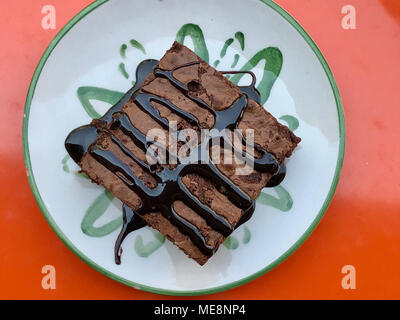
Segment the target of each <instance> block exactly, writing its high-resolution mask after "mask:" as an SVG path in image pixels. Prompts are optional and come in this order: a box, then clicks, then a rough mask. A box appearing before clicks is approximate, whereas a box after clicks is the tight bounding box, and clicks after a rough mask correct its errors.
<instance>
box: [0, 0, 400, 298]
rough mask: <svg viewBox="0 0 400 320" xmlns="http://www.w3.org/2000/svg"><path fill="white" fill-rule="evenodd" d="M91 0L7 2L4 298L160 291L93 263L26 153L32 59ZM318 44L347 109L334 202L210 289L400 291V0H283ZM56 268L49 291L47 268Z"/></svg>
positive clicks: (1, 236)
mask: <svg viewBox="0 0 400 320" xmlns="http://www.w3.org/2000/svg"><path fill="white" fill-rule="evenodd" d="M90 2H91V1H90V0H69V1H63V0H34V1H32V0H19V1H11V0H8V1H1V2H0V12H1V14H0V15H1V19H0V43H1V49H0V77H1V80H0V83H1V95H0V106H1V111H2V112H1V114H2V115H1V120H0V123H1V125H0V136H1V140H0V179H1V184H0V227H1V232H0V243H1V246H0V298H12V299H14V298H34V299H70V298H89V299H98V298H103V299H108V298H112V299H114V298H117V299H125V298H127V299H160V298H165V297H164V296H160V295H156V294H151V293H146V292H140V291H137V290H135V289H132V288H130V287H127V286H124V285H122V284H119V283H117V282H115V281H113V280H111V279H109V278H107V277H106V276H104V275H102V274H100V273H99V272H97V271H95V270H94V269H92V268H90V267H89V266H88V265H86V264H85V263H84V262H83V261H81V260H80V259H79V258H78V257H77V256H75V255H74V254H73V253H72V252H71V251H70V250H69V249H68V248H67V247H66V246H65V245H64V244H63V243H62V242H61V240H59V239H58V237H57V236H56V235H55V233H54V232H53V231H52V230H51V228H50V226H49V225H48V224H47V222H46V221H45V219H44V217H43V216H42V214H41V212H40V210H39V208H38V206H37V204H36V202H35V200H34V198H33V195H32V193H31V190H30V188H29V185H28V181H27V178H26V174H25V167H24V162H23V157H22V116H23V109H24V103H25V96H26V93H27V90H28V87H29V83H30V79H31V77H32V74H33V71H34V68H35V66H36V64H37V63H38V61H39V59H40V57H41V55H42V53H43V52H44V50H45V48H46V47H47V45H48V44H49V42H50V41H51V39H52V38H53V37H54V36H55V34H56V32H58V31H59V30H60V28H61V27H62V26H63V25H64V24H66V23H67V21H68V20H70V19H71V18H72V17H73V16H74V15H75V14H76V13H78V12H79V11H80V10H81V9H82V8H84V7H85V6H86V5H88V4H89V3H90ZM276 2H277V3H279V4H280V5H281V6H282V7H283V8H285V9H286V10H288V11H289V12H290V13H291V14H292V15H293V16H294V17H295V19H297V20H298V21H299V22H300V24H302V25H303V27H304V28H305V29H306V30H307V31H308V33H309V34H310V35H311V37H312V38H313V39H314V40H315V41H316V43H317V44H318V46H319V47H320V48H321V50H322V52H323V53H324V55H325V57H326V58H327V60H328V63H329V64H330V66H331V68H332V70H333V73H334V74H335V77H336V80H337V82H338V86H339V89H340V92H341V95H342V98H343V105H344V110H345V115H346V129H347V141H346V156H345V161H344V167H343V171H342V177H341V180H340V182H339V186H338V189H337V192H336V194H335V196H334V199H333V201H332V204H331V206H330V208H329V209H328V211H327V213H326V214H325V217H324V218H323V219H322V222H321V223H320V225H319V226H318V227H317V229H316V230H315V231H314V233H313V234H312V235H311V237H310V238H309V239H308V240H307V241H306V242H305V244H304V245H303V246H302V247H300V249H299V250H298V251H296V252H295V253H294V254H293V255H292V256H291V257H290V258H289V259H288V260H286V261H285V262H284V263H282V264H281V265H280V266H279V267H277V268H276V269H274V270H272V271H271V272H269V273H268V274H266V275H264V276H262V277H260V278H258V279H256V280H254V281H252V282H250V283H248V284H245V285H243V286H241V287H239V288H236V289H232V290H230V291H227V292H223V293H218V294H214V295H210V296H203V297H202V298H209V299H235V298H243V299H272V298H278V299H285V298H287V299H292V298H300V299H308V298H317V299H322V298H327V299H331V298H344V299H354V298H359V299H360V298H361V299H363V298H387V299H391V298H397V299H399V298H400V198H399V195H400V169H399V168H400V144H399V140H400V139H399V138H400V126H399V121H400V105H399V102H400V88H399V86H400V84H399V79H400V1H398V0H325V1H321V0H277V1H276ZM46 4H52V5H54V6H55V7H56V9H57V30H50V31H46V30H43V29H42V28H41V19H42V14H41V8H42V7H43V6H44V5H46ZM347 4H352V5H354V6H355V8H356V10H357V29H356V30H344V29H343V28H342V27H341V19H342V17H343V15H342V14H341V9H342V7H343V6H344V5H347ZM46 264H51V265H54V266H55V267H56V270H57V289H56V290H43V289H42V286H41V279H42V276H43V275H42V274H41V269H42V266H43V265H46ZM347 264H351V265H354V267H355V268H356V271H357V278H356V279H357V289H356V290H344V289H342V286H341V279H342V277H343V275H342V274H341V268H342V266H344V265H347Z"/></svg>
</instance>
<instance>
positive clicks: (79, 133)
mask: <svg viewBox="0 0 400 320" xmlns="http://www.w3.org/2000/svg"><path fill="white" fill-rule="evenodd" d="M157 63H158V61H157V60H145V61H143V62H142V63H141V64H140V65H139V66H138V68H137V71H136V79H137V82H136V84H135V86H134V87H133V88H132V89H131V90H129V91H128V93H127V94H126V95H125V96H124V97H123V98H122V99H121V101H119V102H118V103H117V104H116V105H115V106H113V107H112V108H111V109H110V110H109V111H108V112H107V113H106V114H105V115H104V116H103V117H102V118H100V120H101V121H103V122H105V123H106V124H109V125H110V128H111V130H113V129H116V128H119V129H120V130H122V132H123V133H124V134H125V135H127V136H128V137H130V138H131V139H132V140H133V142H134V143H135V144H136V145H137V146H138V147H139V148H141V149H142V150H143V151H144V152H145V153H146V152H147V150H148V148H149V145H150V144H152V143H154V141H149V139H148V138H147V137H146V135H144V134H143V133H141V132H140V131H139V130H138V129H136V128H135V127H134V126H133V125H132V123H131V121H130V119H129V117H128V116H127V114H125V113H124V112H121V109H122V107H123V106H124V105H125V104H126V102H128V101H129V100H131V101H133V102H135V103H136V104H137V105H138V106H139V108H141V109H142V110H143V111H144V112H146V113H147V114H149V115H150V116H151V117H152V118H153V119H154V120H155V121H157V122H158V123H159V124H160V125H161V126H162V127H163V128H164V129H166V130H168V129H169V123H168V121H167V119H165V118H163V117H161V115H160V114H159V112H158V110H157V109H155V108H154V107H153V105H152V102H153V101H154V102H158V103H160V104H162V105H164V106H165V107H167V108H169V109H170V110H171V111H172V112H174V113H176V114H177V115H179V116H180V117H181V118H182V119H185V120H186V121H187V122H188V123H190V124H191V125H193V126H195V127H197V128H202V126H201V124H200V122H199V121H198V119H197V118H196V117H194V116H193V115H192V114H190V113H187V112H185V111H183V110H181V109H179V108H177V107H176V106H175V105H173V104H172V103H171V102H169V101H168V100H166V99H164V98H161V97H158V96H155V95H152V94H149V93H146V92H143V91H141V90H140V89H139V87H140V85H141V84H142V83H143V81H144V79H145V78H146V77H147V76H148V75H149V74H150V72H153V74H154V75H155V76H156V77H163V78H166V79H168V80H169V81H170V82H171V83H172V84H173V85H174V86H175V87H176V88H178V89H179V90H180V91H181V92H182V93H183V94H184V95H185V96H186V97H187V98H189V99H191V100H192V101H194V102H196V103H197V104H198V105H199V106H200V107H201V108H203V109H205V110H207V111H208V112H211V113H212V114H213V115H214V119H215V124H214V127H213V128H215V129H217V130H216V131H210V132H213V134H211V135H210V136H209V137H207V140H206V141H203V142H202V143H201V144H200V145H199V146H198V147H197V148H198V150H197V152H198V154H203V153H204V151H206V152H207V156H209V155H208V152H209V146H210V143H211V142H219V143H220V144H221V146H224V144H225V146H226V145H228V146H230V147H231V148H232V149H233V150H234V152H235V153H236V154H237V155H239V156H241V157H242V158H244V159H246V161H251V162H252V163H253V164H254V168H255V169H256V170H258V171H261V172H269V173H271V174H273V175H274V176H273V177H272V179H270V181H269V182H268V185H267V186H268V187H272V186H275V185H277V184H279V183H280V182H281V181H282V180H283V178H284V176H285V172H286V168H285V166H284V165H279V163H278V162H277V160H276V159H275V157H274V156H273V155H271V154H270V153H268V152H266V151H265V150H263V149H262V148H261V147H260V146H259V145H257V144H255V145H254V146H253V147H254V148H255V149H256V150H257V152H258V154H259V157H257V158H253V157H251V156H249V155H248V154H246V153H245V152H244V151H242V150H237V149H236V148H235V147H234V146H233V145H232V143H231V139H230V138H228V135H227V133H226V132H227V131H226V130H229V132H231V131H233V130H235V129H237V127H238V124H239V122H240V120H241V118H242V115H243V112H244V111H245V109H246V107H247V99H248V98H251V99H254V100H256V101H258V102H259V101H260V94H259V93H258V91H257V89H256V88H255V76H254V74H253V73H252V72H246V73H249V74H250V75H251V76H252V78H253V81H252V83H251V84H250V85H249V86H245V87H240V89H241V91H242V92H243V94H242V95H241V96H240V97H239V98H238V99H237V100H236V101H235V102H234V103H233V105H232V106H231V107H229V108H228V109H225V110H221V111H216V110H214V109H212V108H211V107H210V106H209V105H208V104H207V103H205V102H204V101H203V100H202V99H200V98H197V97H194V96H192V95H191V93H190V92H191V90H190V89H191V88H190V86H191V85H196V84H191V83H189V84H188V85H187V86H186V85H185V84H183V83H181V82H179V81H178V80H177V79H176V78H175V77H174V76H173V72H174V71H176V70H177V69H180V68H183V67H188V66H191V65H195V64H199V63H200V62H191V63H188V64H184V65H181V66H178V67H176V68H174V69H172V70H167V71H166V70H161V69H159V68H157V67H156V65H157ZM239 72H241V71H225V72H222V73H239ZM103 130H106V129H103ZM107 131H108V132H109V133H110V135H111V140H112V142H113V143H114V144H115V145H116V146H118V147H119V148H120V150H121V151H122V152H123V153H124V154H125V155H126V156H128V157H129V158H131V159H132V160H133V161H135V162H136V163H137V164H138V165H139V166H140V167H141V168H142V170H143V171H145V172H147V173H149V174H151V175H152V176H153V177H155V178H156V181H157V185H156V187H155V188H150V187H148V186H147V185H145V183H144V182H143V181H142V180H141V179H139V178H138V177H137V176H136V175H135V174H134V173H133V172H132V170H131V168H130V167H129V166H128V165H127V164H125V163H124V162H123V161H122V160H121V159H119V158H118V157H117V156H116V155H115V154H114V153H112V152H111V151H109V150H105V149H103V148H101V146H98V145H96V143H95V142H96V139H97V136H98V129H97V128H95V127H94V126H92V125H89V126H83V127H80V128H78V129H76V130H74V131H73V132H71V134H70V135H69V136H68V137H67V139H66V142H65V146H66V149H67V151H68V152H69V154H70V155H71V157H72V158H73V159H74V161H76V162H77V163H78V162H80V160H81V159H82V157H83V155H84V154H85V153H86V152H89V154H90V155H91V156H92V157H94V158H95V159H96V160H97V161H98V162H99V163H101V164H102V165H103V166H105V167H106V168H107V169H108V170H110V171H111V172H113V173H114V174H115V175H116V176H118V177H119V179H121V180H122V181H123V182H124V184H125V185H126V186H128V187H129V188H130V189H131V190H132V191H134V192H135V193H136V194H137V195H138V196H139V197H140V199H141V206H140V208H139V209H137V210H135V211H134V210H132V209H131V208H129V207H128V206H126V205H125V204H124V205H123V227H122V230H121V232H120V234H119V236H118V238H117V240H116V243H115V248H114V254H115V262H116V263H117V264H120V262H121V250H120V248H121V244H122V242H123V240H124V239H125V237H126V236H127V235H128V234H129V233H131V232H132V231H134V230H137V229H139V228H141V227H143V226H145V225H146V222H145V221H144V219H143V218H142V217H143V216H144V215H146V214H148V213H150V212H161V214H162V215H163V216H164V217H165V218H167V219H169V220H170V221H171V223H172V224H173V225H175V226H176V227H177V228H178V229H179V230H180V231H181V232H182V233H184V234H186V235H188V236H189V237H190V239H191V240H192V242H193V243H194V244H195V245H196V246H197V247H198V248H199V249H200V250H201V251H202V252H203V253H204V254H205V255H207V256H210V255H212V254H213V253H214V249H213V247H212V246H209V245H208V244H207V242H206V239H205V238H204V236H203V235H202V234H201V232H200V230H199V229H198V228H197V227H196V226H195V225H193V224H192V223H190V222H189V221H188V220H186V219H184V218H183V217H181V216H180V215H179V214H177V212H176V211H175V208H174V203H175V202H176V201H178V200H179V201H182V202H184V203H185V204H186V205H187V206H188V207H190V208H191V209H193V210H194V211H195V212H196V213H198V214H199V215H200V216H202V217H203V218H204V219H205V220H206V222H207V224H208V225H210V226H211V227H212V228H213V229H214V230H217V231H218V232H220V233H221V234H223V235H224V236H228V235H229V234H231V233H232V231H233V230H234V228H233V227H232V225H231V224H230V223H229V222H228V221H227V220H226V219H225V218H224V217H223V216H220V215H218V214H217V213H215V212H214V211H213V210H212V209H211V208H210V207H208V206H207V205H205V204H203V203H202V202H200V200H199V199H198V198H197V197H196V196H194V195H193V194H192V193H191V192H190V191H189V190H188V189H187V188H186V186H185V185H184V183H183V182H182V178H183V177H184V176H185V175H187V174H191V173H196V174H198V175H200V176H203V177H205V178H208V179H209V180H211V181H213V183H214V185H215V186H216V187H217V189H219V190H220V191H221V192H222V193H224V194H225V195H226V196H227V198H228V199H229V200H230V201H231V202H232V203H233V204H235V205H236V206H237V207H238V208H240V209H241V210H242V211H243V215H242V218H241V219H240V221H239V223H238V224H237V225H236V227H237V226H239V225H240V224H242V223H244V222H245V221H247V220H248V219H249V218H250V217H251V215H252V214H253V212H254V208H255V202H254V201H253V200H252V199H251V198H250V197H249V196H248V195H247V194H246V193H244V192H243V191H242V190H241V189H240V188H238V187H237V186H236V185H234V184H233V183H232V182H231V181H230V180H229V179H228V178H227V177H226V176H225V175H224V174H222V173H221V172H220V171H219V169H218V168H217V167H216V166H215V164H213V163H212V162H211V161H207V162H206V163H202V161H201V160H199V161H197V162H194V163H193V162H190V163H185V164H183V163H178V164H177V166H176V167H174V168H172V169H171V168H169V167H166V166H164V167H161V169H160V167H159V166H158V167H157V166H154V165H149V164H148V163H147V162H144V161H142V160H140V159H138V158H137V157H136V156H135V155H134V154H133V153H132V152H131V151H130V150H129V149H127V148H126V147H125V146H124V145H123V144H122V142H121V141H119V140H118V138H117V137H116V136H114V135H112V133H111V132H110V131H109V130H107ZM177 134H178V135H179V131H178V132H177ZM239 138H241V140H242V143H243V144H246V140H245V138H244V137H243V136H240V137H239ZM158 147H160V146H158ZM165 151H166V152H168V151H167V150H165ZM172 156H174V157H175V155H170V154H168V157H169V158H171V157H172Z"/></svg>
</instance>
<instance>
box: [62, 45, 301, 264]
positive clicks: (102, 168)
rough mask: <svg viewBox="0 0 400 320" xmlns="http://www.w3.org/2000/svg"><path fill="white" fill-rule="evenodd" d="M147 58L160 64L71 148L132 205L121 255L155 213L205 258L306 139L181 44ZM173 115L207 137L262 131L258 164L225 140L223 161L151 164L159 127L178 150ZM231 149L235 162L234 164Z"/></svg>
mask: <svg viewBox="0 0 400 320" xmlns="http://www.w3.org/2000/svg"><path fill="white" fill-rule="evenodd" d="M147 65H150V67H151V68H150V69H151V70H150V72H147V76H146V78H145V79H140V74H137V78H138V81H137V84H136V86H135V87H134V88H133V89H131V90H130V92H128V93H127V95H126V96H125V97H124V98H123V99H122V100H121V101H120V102H119V103H118V104H117V105H116V106H114V107H113V108H111V110H110V111H109V112H108V114H107V115H105V116H104V117H103V118H101V119H99V120H94V121H93V122H92V123H91V125H90V126H85V127H83V128H79V129H77V130H78V131H75V132H73V133H71V134H70V136H69V137H68V138H67V141H66V147H67V150H68V152H69V153H70V154H71V156H72V157H73V159H74V160H75V161H76V162H77V163H78V164H79V166H80V167H81V169H82V171H83V172H85V173H86V174H87V175H88V176H89V177H90V179H91V180H92V181H94V182H95V183H98V184H100V185H102V186H104V187H105V188H106V189H108V190H109V191H110V192H112V193H113V194H114V195H115V196H116V197H117V198H119V199H120V200H121V201H122V202H123V203H124V205H125V206H126V208H128V209H129V210H130V211H131V214H130V215H129V217H128V216H127V214H126V212H125V213H124V227H123V229H122V231H121V234H120V236H119V241H118V242H117V243H118V245H116V260H117V261H118V259H119V258H118V257H119V252H118V249H119V246H120V244H121V242H122V241H123V239H124V238H125V236H126V235H127V234H128V233H129V232H131V231H133V230H135V229H137V226H141V225H143V223H144V221H145V222H146V224H147V225H149V226H151V227H153V228H154V229H156V230H158V231H159V232H161V233H162V234H163V235H164V236H166V237H167V238H168V239H169V240H170V241H171V242H173V243H174V244H175V245H176V246H177V247H179V248H180V249H181V250H183V251H184V252H185V253H186V254H187V255H188V256H189V257H190V258H192V259H194V260H195V261H197V262H198V263H199V264H200V265H203V264H204V263H206V262H207V260H208V259H209V258H210V257H211V256H212V255H213V254H214V253H215V252H216V250H217V249H218V247H219V245H220V244H221V243H223V241H224V240H225V238H226V237H227V236H228V235H229V234H230V233H231V232H232V231H233V230H234V229H235V228H236V227H237V226H238V225H240V224H241V223H243V222H244V221H246V219H248V218H249V217H250V216H251V214H252V212H253V211H254V200H255V199H256V198H257V196H258V195H259V193H260V192H261V190H262V189H263V188H264V187H265V186H267V185H268V184H269V183H271V182H272V181H273V180H274V179H275V180H276V179H277V178H276V177H277V176H278V175H279V173H280V172H281V171H284V168H285V167H284V160H285V158H287V157H290V156H291V154H292V152H293V150H294V149H295V148H296V146H297V144H298V143H299V142H300V138H298V137H296V136H295V135H294V134H293V133H292V132H291V131H290V130H289V129H288V128H287V127H286V126H284V125H282V124H280V123H279V122H278V121H277V120H276V119H275V118H274V117H273V116H272V115H271V114H270V113H268V112H267V111H266V110H265V109H264V108H263V107H262V106H261V105H260V104H259V102H257V101H256V100H258V99H257V97H254V96H252V98H253V99H252V98H250V95H245V94H244V93H243V90H241V89H242V88H240V87H237V86H235V85H234V84H233V83H231V82H230V81H229V80H228V79H227V78H226V77H225V76H224V75H223V74H222V73H221V72H218V71H217V70H215V69H214V68H213V67H211V66H210V65H209V64H208V63H206V62H205V61H203V60H202V59H201V58H199V57H198V56H197V55H196V54H195V53H194V52H192V51H191V50H190V49H188V48H187V47H185V46H183V45H181V44H179V43H177V42H175V43H174V44H173V45H172V47H171V49H169V50H168V51H167V52H166V54H165V55H164V56H163V57H162V59H161V60H160V61H159V62H158V63H157V62H152V63H151V62H147ZM143 68H147V69H149V67H146V66H143ZM138 70H139V69H138ZM147 71H148V70H147ZM253 89H254V88H253ZM253 91H254V92H256V90H255V89H254V90H253ZM235 110H239V111H240V110H241V112H239V113H238V111H235ZM173 121H174V122H175V123H176V128H177V130H178V132H181V131H182V130H184V129H192V130H194V132H196V134H197V136H198V137H200V136H201V130H202V129H209V130H211V129H213V128H218V129H222V128H227V129H229V130H230V131H229V134H227V135H226V138H224V139H223V141H224V142H226V141H228V142H231V141H232V139H233V134H231V133H230V132H231V131H232V130H233V129H236V128H237V129H240V130H242V132H243V139H246V129H252V130H253V133H254V145H255V151H254V154H253V155H252V156H254V157H251V159H253V160H254V164H255V169H254V170H249V168H248V167H247V166H246V165H245V164H243V163H242V162H239V161H238V159H239V155H240V154H242V153H243V154H244V152H245V151H244V149H243V150H239V151H238V150H236V151H232V150H231V149H226V145H225V147H224V146H223V145H222V144H221V146H219V145H216V146H215V145H214V146H213V148H215V150H214V149H209V150H208V151H209V152H210V153H212V154H213V156H215V155H217V157H218V156H219V158H220V160H221V161H220V162H219V163H218V162H216V163H213V162H210V164H208V165H207V164H203V163H201V164H200V163H196V164H192V163H190V164H186V165H184V164H181V163H177V164H154V163H149V161H148V158H146V151H147V148H148V145H145V142H144V140H143V139H144V138H143V137H144V136H145V135H146V134H147V133H148V132H149V130H152V129H155V128H156V129H159V130H160V132H164V133H165V136H166V140H158V141H157V143H158V145H159V146H161V150H163V148H164V149H165V152H166V154H167V155H169V156H171V157H172V156H173V155H174V152H179V151H180V148H181V147H182V143H181V144H180V143H179V142H178V148H177V150H174V152H173V151H172V150H169V141H168V140H169V137H168V124H171V123H172V122H173ZM77 132H79V134H77ZM219 138H220V137H219ZM240 138H242V137H240ZM82 139H83V140H84V143H83V142H82V141H83V140H82ZM78 140H79V141H80V142H79V143H78V142H76V141H78ZM221 141H222V140H221ZM228 145H229V144H228ZM198 147H199V148H200V142H199V143H198ZM207 148H208V146H207V147H206V149H207ZM159 150H160V149H159ZM199 150H200V149H199ZM229 155H230V156H231V157H232V159H233V161H232V163H230V164H229V163H226V164H225V163H224V161H223V160H224V159H225V157H227V156H229ZM245 156H248V155H245ZM213 159H214V158H213ZM241 170H242V171H241ZM178 171H179V172H178ZM177 172H178V173H177ZM167 174H168V175H169V176H167ZM171 177H173V178H171ZM172 180H173V181H172ZM278 180H279V179H278ZM158 190H162V191H161V192H158ZM167 191H168V192H167ZM138 221H139V222H138Z"/></svg>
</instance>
